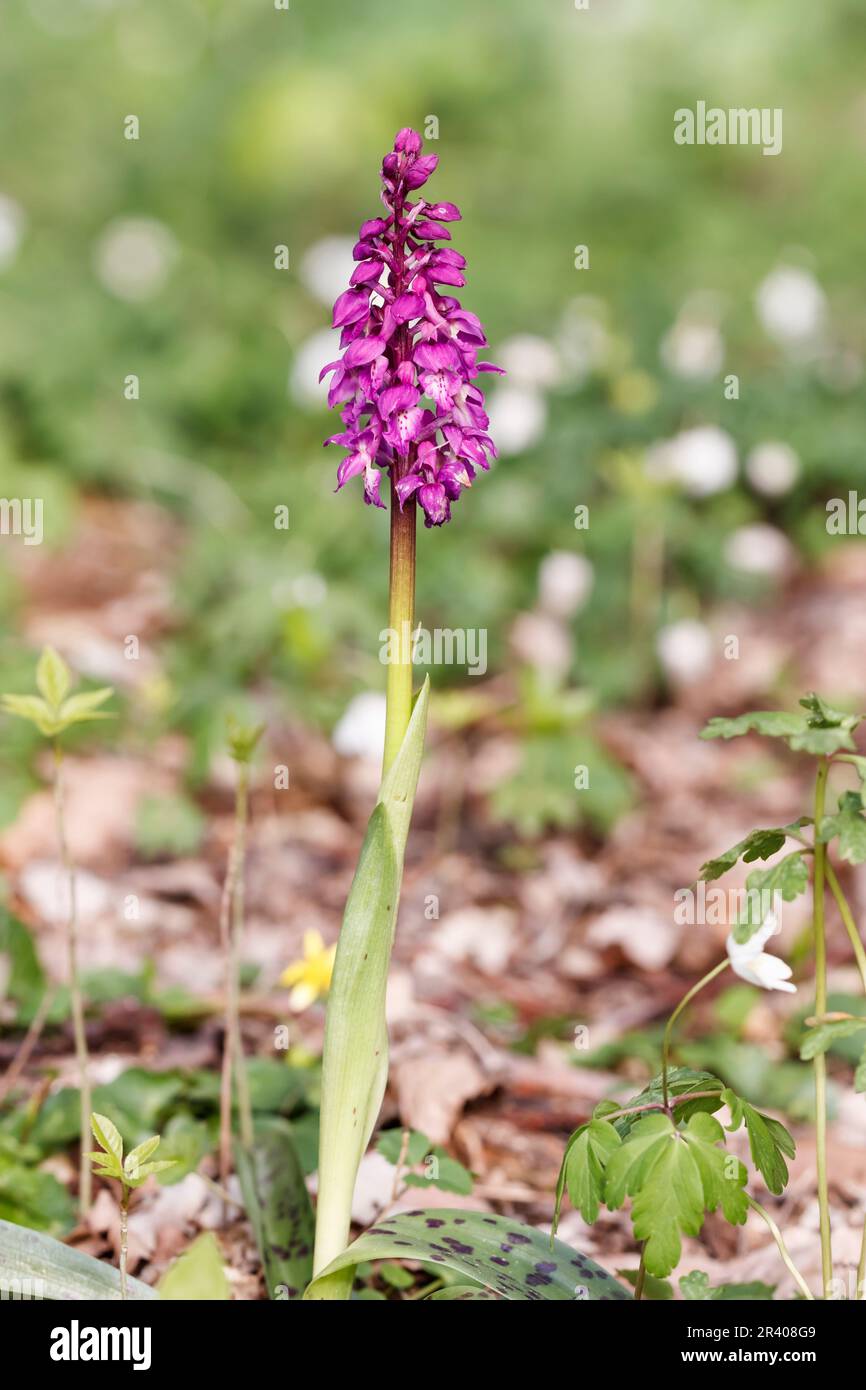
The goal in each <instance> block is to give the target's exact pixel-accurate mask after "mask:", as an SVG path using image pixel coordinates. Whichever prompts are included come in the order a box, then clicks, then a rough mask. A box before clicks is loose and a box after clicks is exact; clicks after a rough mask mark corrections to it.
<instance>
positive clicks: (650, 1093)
mask: <svg viewBox="0 0 866 1390" xmlns="http://www.w3.org/2000/svg"><path fill="white" fill-rule="evenodd" d="M723 1089H724V1088H723V1085H722V1082H721V1081H720V1080H719V1078H718V1077H717V1076H714V1075H713V1073H712V1072H710V1071H699V1070H695V1068H694V1067H669V1068H668V1094H669V1095H670V1096H672V1097H677V1098H679V1097H682V1096H687V1095H688V1094H689V1092H690V1091H714V1092H716V1094H715V1095H710V1096H702V1097H701V1098H700V1099H699V1100H695V1101H683V1103H682V1104H679V1105H677V1118H678V1119H680V1120H684V1119H685V1120H687V1119H689V1117H690V1116H692V1115H694V1114H696V1113H697V1112H698V1111H707V1112H708V1113H712V1112H713V1111H714V1110H718V1109H719V1107H720V1106H721V1105H722V1090H723ZM662 1096H663V1089H662V1074H661V1072H659V1073H658V1075H657V1076H654V1077H653V1079H652V1081H650V1082H649V1083H648V1084H647V1085H646V1086H645V1087H644V1089H643V1090H642V1091H641V1092H640V1093H639V1094H638V1095H636V1096H633V1097H632V1098H631V1100H628V1101H626V1103H625V1105H624V1106H623V1107H622V1109H623V1110H636V1109H638V1108H639V1107H646V1106H649V1105H657V1106H659V1107H661V1104H662ZM609 1104H610V1102H609V1101H603V1102H602V1104H601V1106H596V1112H595V1113H596V1115H599V1114H600V1113H602V1107H603V1106H605V1107H606V1106H608V1105H609ZM614 1124H615V1125H616V1129H617V1132H618V1133H619V1135H620V1137H621V1138H623V1139H625V1138H626V1136H627V1135H628V1134H629V1132H630V1130H631V1128H632V1126H633V1125H634V1124H635V1117H634V1116H633V1115H621V1116H620V1117H619V1119H617V1120H615V1121H614Z"/></svg>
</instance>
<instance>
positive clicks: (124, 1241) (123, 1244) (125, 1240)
mask: <svg viewBox="0 0 866 1390" xmlns="http://www.w3.org/2000/svg"><path fill="white" fill-rule="evenodd" d="M129 1193H130V1189H129V1188H128V1187H127V1185H126V1183H125V1182H124V1183H121V1184H120V1297H121V1298H123V1299H125V1298H126V1262H127V1257H128V1252H129Z"/></svg>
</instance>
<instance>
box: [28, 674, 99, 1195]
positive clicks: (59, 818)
mask: <svg viewBox="0 0 866 1390" xmlns="http://www.w3.org/2000/svg"><path fill="white" fill-rule="evenodd" d="M71 687H72V674H71V672H70V670H69V667H68V666H67V665H66V662H65V661H64V660H63V657H62V656H60V655H59V654H58V653H57V652H56V651H55V650H54V648H53V647H45V648H44V649H43V651H42V655H41V656H40V658H39V662H38V664H37V666H36V688H37V690H38V691H39V694H38V695H3V696H0V703H2V708H3V709H4V710H5V712H6V713H7V714H12V715H14V716H15V717H16V718H18V719H26V720H27V721H28V722H29V723H30V724H34V725H35V726H36V728H37V729H38V730H39V732H40V734H42V735H43V736H44V737H45V738H47V739H50V740H51V743H52V745H53V749H54V812H55V821H56V825H57V840H58V844H59V846H60V858H61V861H62V863H63V867H64V869H65V871H66V875H67V879H68V884H69V916H68V919H67V926H66V940H67V952H68V958H69V993H70V998H71V1002H72V1027H73V1032H74V1034H75V1056H76V1059H77V1062H78V1086H79V1094H80V1098H81V1101H80V1112H79V1113H80V1161H79V1174H78V1205H79V1211H80V1212H81V1215H82V1217H84V1216H86V1214H87V1211H88V1209H89V1207H90V1169H89V1167H88V1166H87V1161H86V1159H85V1157H84V1136H85V1134H86V1133H87V1121H88V1116H89V1114H90V1080H89V1075H88V1071H89V1068H88V1063H89V1057H88V1053H87V1035H86V1033H85V1028H84V996H83V993H82V989H81V980H80V978H79V973H78V918H77V914H76V893H75V865H74V863H73V861H72V856H71V854H70V852H69V844H68V840H67V836H66V817H65V812H64V804H65V798H64V783H63V747H62V744H61V736H62V735H63V734H64V733H65V732H66V730H67V729H70V728H71V727H72V725H73V724H89V723H91V722H93V721H94V720H97V719H111V718H112V717H113V716H112V715H111V714H108V713H106V712H104V711H102V710H100V708H99V706H100V705H104V704H105V701H106V700H108V699H109V698H110V697H111V695H113V694H114V691H113V690H112V688H111V686H103V687H102V689H100V690H87V691H84V692H82V693H80V694H78V695H70V694H69V691H70V689H71Z"/></svg>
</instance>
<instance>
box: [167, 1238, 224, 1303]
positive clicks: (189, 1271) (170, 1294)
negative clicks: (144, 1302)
mask: <svg viewBox="0 0 866 1390" xmlns="http://www.w3.org/2000/svg"><path fill="white" fill-rule="evenodd" d="M159 1296H160V1298H162V1299H166V1300H168V1301H169V1302H175V1303H177V1302H188V1303H215V1302H220V1301H226V1300H228V1299H230V1298H231V1291H230V1289H229V1283H228V1279H227V1278H226V1272H225V1266H224V1265H223V1257H222V1255H221V1253H220V1248H219V1246H218V1244H217V1239H216V1236H215V1235H214V1233H213V1231H205V1232H204V1234H203V1235H200V1236H197V1237H196V1239H195V1240H194V1241H193V1243H192V1245H190V1246H189V1248H188V1249H186V1250H184V1252H183V1254H182V1255H180V1256H178V1258H177V1259H176V1260H175V1261H174V1262H173V1263H172V1264H170V1265H169V1267H168V1269H167V1270H166V1271H165V1274H164V1275H163V1276H162V1278H161V1279H160V1281H159Z"/></svg>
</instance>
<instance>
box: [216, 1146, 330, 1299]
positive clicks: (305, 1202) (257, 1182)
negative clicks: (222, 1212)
mask: <svg viewBox="0 0 866 1390" xmlns="http://www.w3.org/2000/svg"><path fill="white" fill-rule="evenodd" d="M235 1166H236V1168H237V1174H238V1178H239V1180H240V1184H241V1195H242V1197H243V1199H244V1206H245V1207H246V1210H247V1216H248V1218H249V1222H250V1225H251V1226H252V1228H253V1234H254V1235H255V1238H256V1245H257V1246H258V1249H259V1255H260V1256H261V1260H262V1266H263V1268H264V1274H265V1282H266V1284H267V1286H268V1294H269V1295H270V1297H271V1298H273V1299H280V1300H291V1299H299V1298H301V1296H302V1294H303V1291H304V1289H305V1288H306V1286H307V1284H308V1283H309V1281H310V1278H311V1276H312V1273H313V1224H314V1223H313V1209H312V1206H311V1205H310V1198H309V1194H308V1192H307V1188H306V1184H305V1182H304V1170H303V1168H302V1167H301V1163H300V1160H299V1158H298V1154H297V1150H296V1149H295V1143H294V1139H293V1137H292V1130H291V1126H290V1125H289V1124H288V1122H287V1121H286V1120H282V1119H272V1120H260V1121H258V1123H257V1125H256V1137H255V1143H254V1145H253V1149H252V1152H249V1153H248V1152H247V1151H246V1150H245V1149H244V1148H243V1147H242V1146H241V1145H238V1146H237V1148H236V1150H235Z"/></svg>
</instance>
